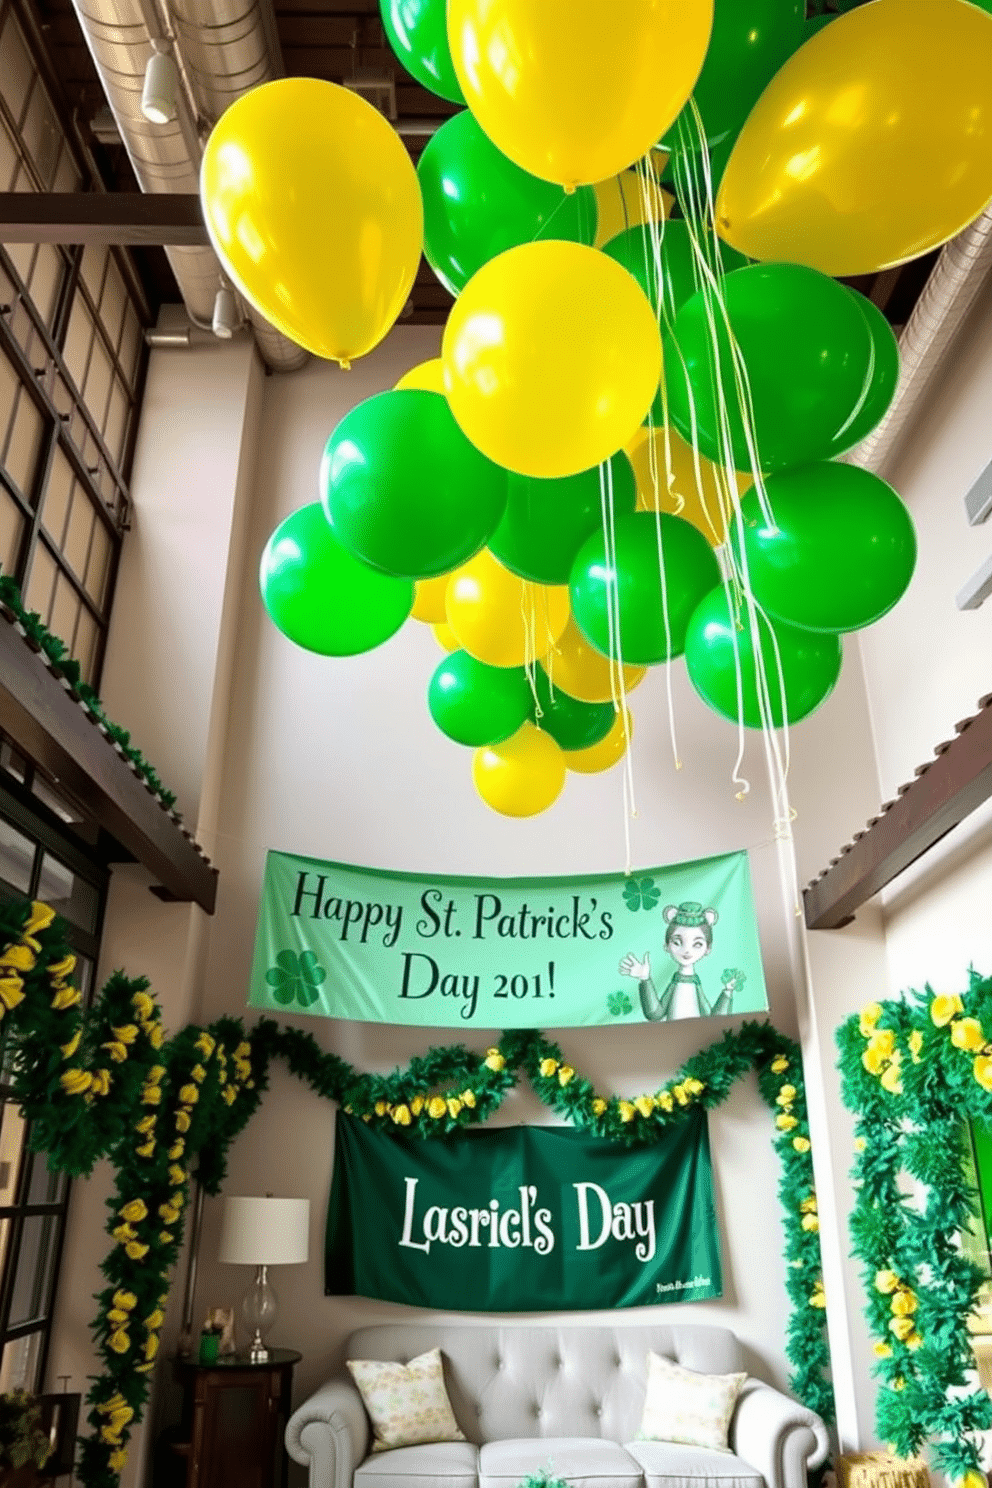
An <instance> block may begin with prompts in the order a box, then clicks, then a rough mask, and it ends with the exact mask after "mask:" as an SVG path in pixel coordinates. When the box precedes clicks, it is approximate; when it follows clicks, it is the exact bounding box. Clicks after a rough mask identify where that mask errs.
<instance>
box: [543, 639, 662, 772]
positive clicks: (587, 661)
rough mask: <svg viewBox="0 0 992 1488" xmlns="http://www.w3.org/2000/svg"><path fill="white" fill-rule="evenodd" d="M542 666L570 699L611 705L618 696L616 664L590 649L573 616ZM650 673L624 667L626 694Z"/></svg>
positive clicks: (636, 668)
mask: <svg viewBox="0 0 992 1488" xmlns="http://www.w3.org/2000/svg"><path fill="white" fill-rule="evenodd" d="M541 665H542V666H543V667H544V670H545V671H546V672H547V674H548V676H549V677H550V678H551V681H552V683H553V685H554V686H555V687H560V688H561V690H562V692H567V693H568V695H569V697H574V698H578V699H579V701H580V702H583V703H608V702H610V701H611V700H612V698H613V697H614V692H615V690H616V692H617V695H619V680H618V679H617V678H616V675H615V666H616V664H615V663H614V662H611V661H610V659H609V657H607V656H604V655H603V653H602V652H601V651H597V650H596V649H595V647H594V646H590V644H589V642H588V641H587V640H586V638H585V636H584V635H583V634H582V632H581V630H580V629H579V627H578V626H577V625H576V623H575V621H574V620H573V619H572V618H571V616H569V621H568V624H567V626H566V627H565V629H564V630H563V631H562V634H561V636H560V637H559V639H558V642H557V644H556V645H554V646H553V647H552V648H551V650H550V651H549V652H548V654H547V656H544V657H542V658H541ZM647 673H648V669H647V667H643V666H626V665H625V666H624V669H623V685H624V691H625V692H633V690H634V688H635V687H636V686H637V685H638V683H639V682H643V681H644V678H645V677H646V676H647ZM611 675H612V678H613V680H611ZM569 752H570V753H571V752H572V751H569Z"/></svg>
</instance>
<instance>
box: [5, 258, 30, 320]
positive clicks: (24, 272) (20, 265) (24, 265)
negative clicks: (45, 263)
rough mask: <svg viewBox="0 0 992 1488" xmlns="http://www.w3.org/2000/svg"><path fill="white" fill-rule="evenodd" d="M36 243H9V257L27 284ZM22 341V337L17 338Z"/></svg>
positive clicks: (23, 281)
mask: <svg viewBox="0 0 992 1488" xmlns="http://www.w3.org/2000/svg"><path fill="white" fill-rule="evenodd" d="M34 250H35V245H34V243H8V244H7V257H8V258H9V259H10V261H11V263H12V264H13V265H14V268H15V269H16V270H17V272H18V274H19V275H20V276H21V282H22V283H23V284H25V285H26V284H27V282H28V280H29V279H30V278H31V269H32V266H33V264H34ZM17 339H18V340H20V339H21V338H20V336H18V338H17Z"/></svg>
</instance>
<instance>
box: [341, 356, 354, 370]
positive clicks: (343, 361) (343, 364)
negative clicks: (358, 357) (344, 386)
mask: <svg viewBox="0 0 992 1488" xmlns="http://www.w3.org/2000/svg"><path fill="white" fill-rule="evenodd" d="M338 366H339V367H340V368H341V371H342V372H350V371H351V363H350V362H349V360H348V358H347V357H338Z"/></svg>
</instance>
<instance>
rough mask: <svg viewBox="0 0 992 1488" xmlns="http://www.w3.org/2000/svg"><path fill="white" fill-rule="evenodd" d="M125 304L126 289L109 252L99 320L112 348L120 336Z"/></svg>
mask: <svg viewBox="0 0 992 1488" xmlns="http://www.w3.org/2000/svg"><path fill="white" fill-rule="evenodd" d="M126 306H127V290H126V289H125V288H124V280H123V277H122V276H121V271H120V269H119V268H118V267H117V263H116V261H115V259H114V257H113V255H112V254H111V257H110V260H109V262H108V264H107V277H106V279H105V280H104V281H103V297H102V299H101V300H100V320H101V321H102V323H103V328H104V330H105V331H106V333H107V340H108V341H109V342H110V344H111V346H112V347H113V348H114V350H115V351H116V350H117V343H118V342H119V341H120V338H121V321H122V320H123V319H124V310H125V308H126Z"/></svg>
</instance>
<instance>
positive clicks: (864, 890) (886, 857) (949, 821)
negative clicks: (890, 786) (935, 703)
mask: <svg viewBox="0 0 992 1488" xmlns="http://www.w3.org/2000/svg"><path fill="white" fill-rule="evenodd" d="M978 707H979V711H978V713H976V714H975V716H974V717H973V718H967V719H965V721H964V722H963V723H959V724H957V725H956V731H957V737H956V738H955V739H952V740H950V741H948V742H947V743H944V744H938V745H937V748H936V750H935V751H934V753H935V755H936V758H935V759H933V760H928V761H927V762H926V763H925V764H922V765H920V766H919V768H918V769H917V771H916V779H915V780H913V781H912V782H911V783H910V784H909V785H905V786H903V787H902V788H901V790H900V793H899V795H898V796H897V797H896V799H895V800H894V801H887V802H886V803H885V805H884V806H883V807H882V809H881V812H880V814H879V815H878V816H876V817H873V818H872V819H871V821H870V822H869V823H868V826H867V828H866V829H865V831H863V832H858V833H856V834H855V838H854V841H853V842H851V843H848V845H847V846H846V847H844V848H843V849H842V850H841V853H840V856H839V857H836V858H834V860H833V862H832V863H831V864H830V866H829V867H828V868H827V869H826V870H825V871H824V872H823V873H821V874H820V876H819V878H816V879H814V881H813V882H812V883H811V884H810V886H809V888H807V889H806V891H805V893H804V894H803V902H804V905H805V911H806V926H807V928H808V929H810V930H838V929H840V927H841V926H842V925H846V924H849V923H850V921H851V920H852V919H853V917H854V912H855V910H857V909H860V907H861V905H862V904H865V903H867V901H868V900H869V899H871V898H872V896H873V895H875V894H877V893H878V892H879V890H880V889H884V888H885V886H886V884H889V883H891V882H892V880H893V879H894V878H895V877H896V876H897V875H898V874H900V873H901V872H902V871H903V869H904V868H908V867H909V865H910V863H914V862H915V861H916V859H917V858H919V857H921V856H922V854H923V853H925V852H926V851H927V849H928V848H930V847H933V845H934V843H936V842H939V841H940V839H941V838H942V837H944V836H946V835H947V833H948V832H950V831H951V829H952V828H953V827H956V826H957V825H958V823H959V822H962V821H964V819H965V817H966V816H969V815H970V814H971V812H973V811H974V810H976V808H977V807H979V806H981V805H982V803H983V802H984V801H987V800H988V799H989V797H990V796H992V694H989V696H988V697H984V698H982V699H981V701H980V702H979V705H978Z"/></svg>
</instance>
